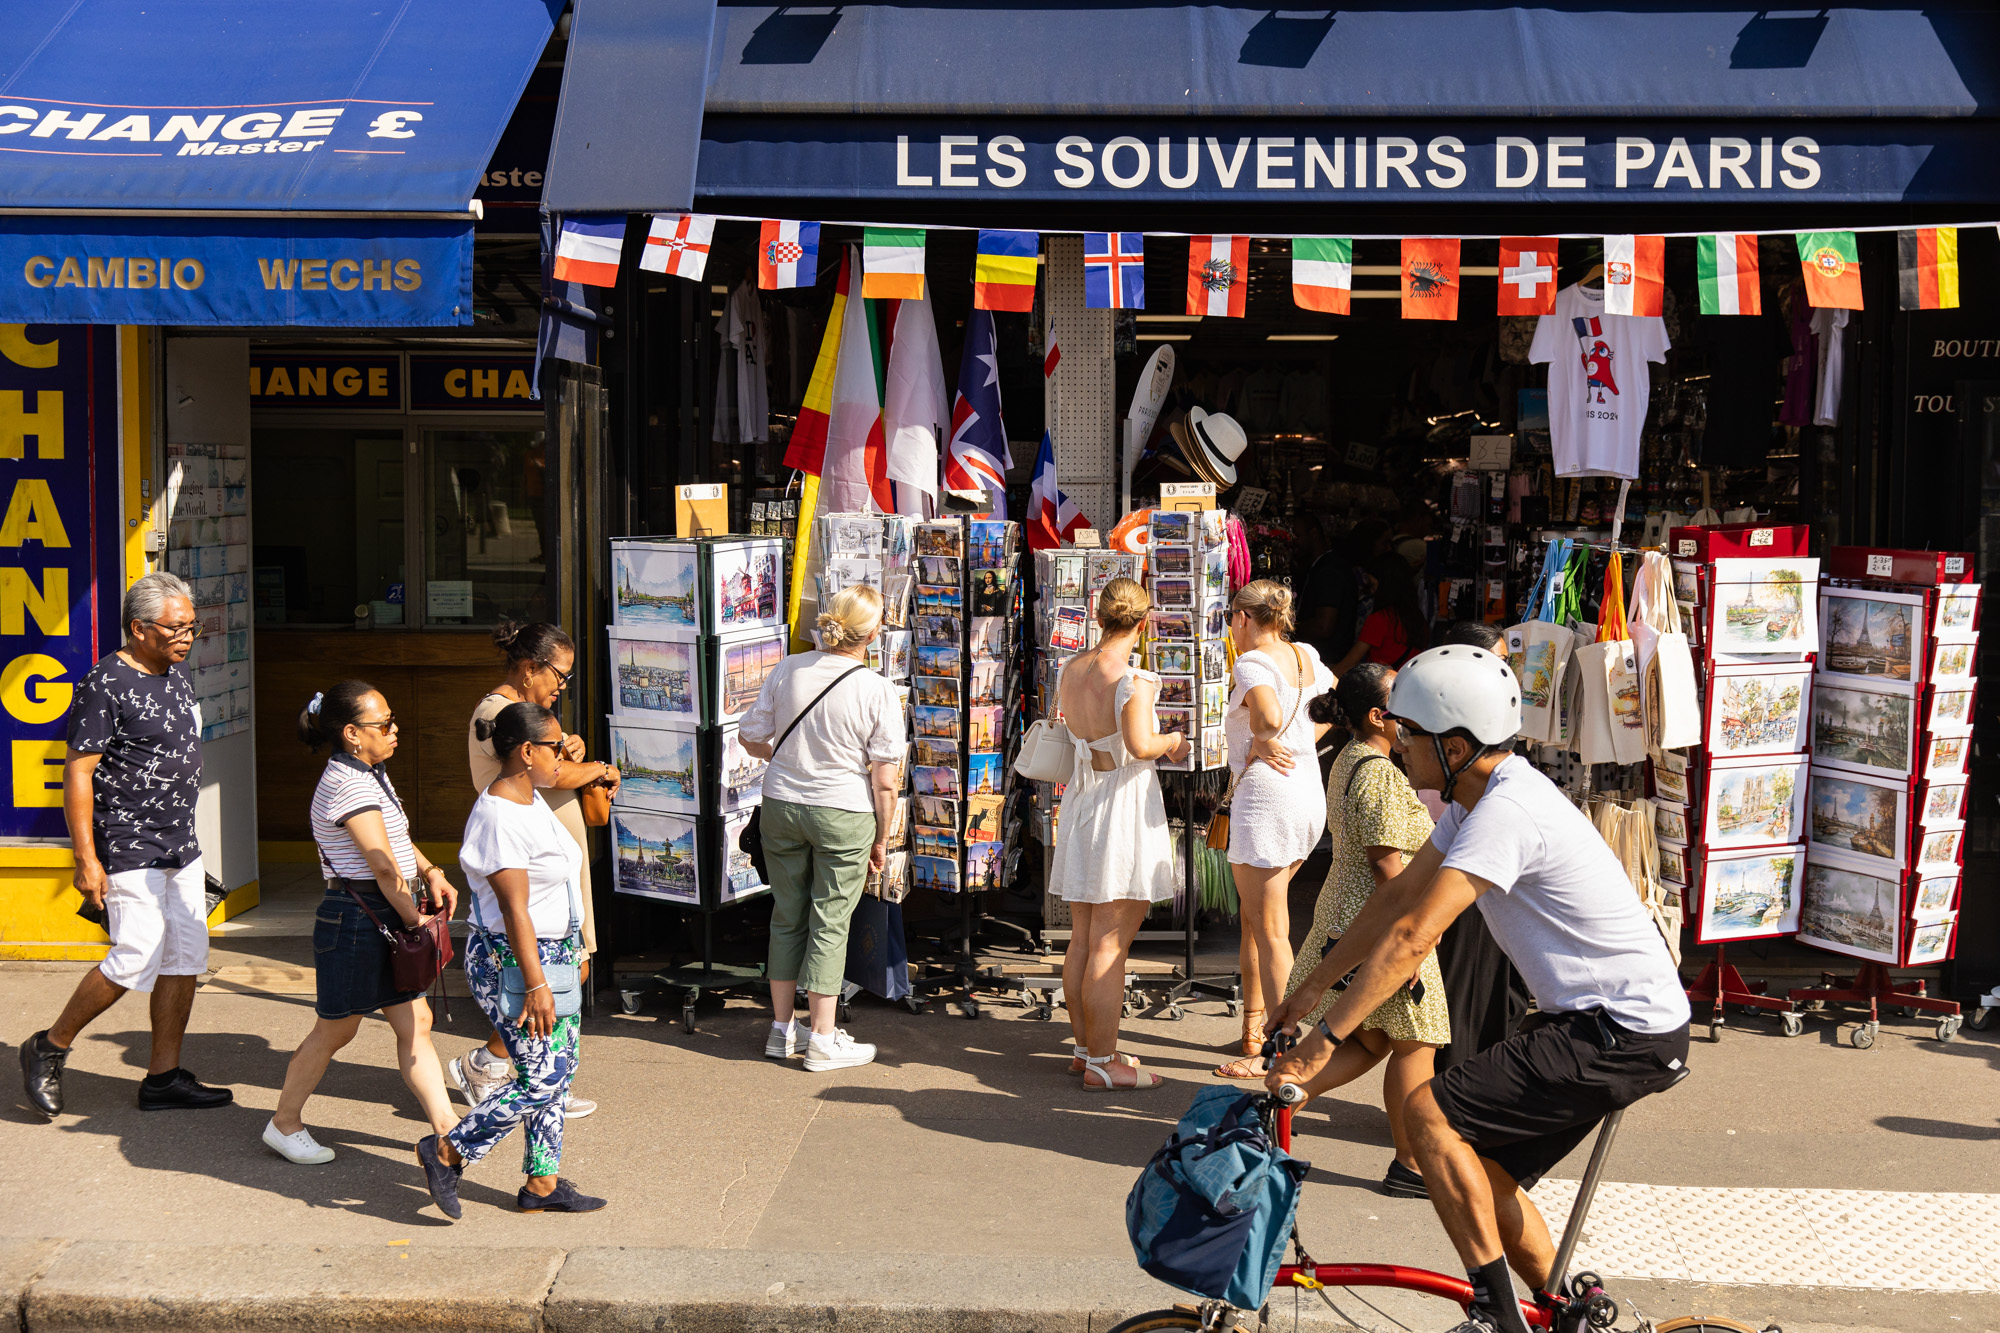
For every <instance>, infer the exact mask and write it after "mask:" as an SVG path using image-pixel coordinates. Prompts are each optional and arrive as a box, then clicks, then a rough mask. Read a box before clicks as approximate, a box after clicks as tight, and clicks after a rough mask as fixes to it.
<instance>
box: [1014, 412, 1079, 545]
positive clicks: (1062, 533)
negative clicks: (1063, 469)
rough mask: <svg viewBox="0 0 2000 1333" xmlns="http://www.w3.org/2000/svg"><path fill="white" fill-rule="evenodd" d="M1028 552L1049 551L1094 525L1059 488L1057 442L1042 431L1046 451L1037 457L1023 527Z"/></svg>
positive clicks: (1043, 445) (1043, 448)
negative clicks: (1091, 524) (1057, 481)
mask: <svg viewBox="0 0 2000 1333" xmlns="http://www.w3.org/2000/svg"><path fill="white" fill-rule="evenodd" d="M1021 526H1022V527H1023V528H1024V529H1025V531H1026V536H1027V538H1028V549H1029V550H1031V551H1047V550H1052V549H1054V548H1055V547H1058V546H1061V545H1062V544H1063V543H1064V542H1066V541H1068V540H1069V539H1070V537H1071V536H1072V535H1074V534H1075V532H1076V530H1077V529H1078V528H1087V527H1089V526H1090V520H1089V519H1087V518H1085V517H1084V516H1083V511H1081V510H1079V509H1078V508H1077V507H1076V506H1075V505H1074V504H1071V503H1070V498H1069V497H1068V496H1067V495H1064V494H1063V493H1062V488H1061V487H1060V486H1058V485H1056V443H1055V440H1054V439H1052V438H1051V437H1050V435H1049V433H1048V432H1047V431H1043V432H1042V449H1041V452H1040V453H1038V454H1036V455H1035V479H1034V481H1033V482H1032V483H1031V484H1030V485H1029V488H1028V515H1027V518H1026V520H1025V521H1024V522H1023V523H1022V525H1021Z"/></svg>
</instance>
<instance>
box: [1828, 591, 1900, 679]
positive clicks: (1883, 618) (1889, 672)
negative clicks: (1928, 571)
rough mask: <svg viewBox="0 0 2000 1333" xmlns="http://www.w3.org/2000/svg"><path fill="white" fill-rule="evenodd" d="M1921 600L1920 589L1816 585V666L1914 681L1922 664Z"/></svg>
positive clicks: (1832, 672) (1846, 673)
mask: <svg viewBox="0 0 2000 1333" xmlns="http://www.w3.org/2000/svg"><path fill="white" fill-rule="evenodd" d="M1924 602H1925V597H1924V595H1923V594H1922V593H1902V592H1876V591H1874V590H1872V589H1868V588H1822V589H1820V594H1819V614H1820V632H1821V635H1822V641H1821V644H1820V654H1819V669H1820V671H1821V672H1822V673H1824V674H1826V675H1829V676H1857V677H1861V678H1863V679H1873V680H1899V681H1905V682H1915V681H1916V680H1918V679H1919V678H1920V677H1921V676H1922V674H1923V670H1924V666H1925V662H1924V659H1923V653H1924V650H1925V648H1926V647H1927V644H1926V643H1925V636H1924V634H1923V632H1922V625H1923V618H1924Z"/></svg>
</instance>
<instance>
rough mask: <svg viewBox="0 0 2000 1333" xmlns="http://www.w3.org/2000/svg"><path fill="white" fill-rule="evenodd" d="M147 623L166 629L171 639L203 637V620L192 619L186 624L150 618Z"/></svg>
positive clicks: (155, 627)
mask: <svg viewBox="0 0 2000 1333" xmlns="http://www.w3.org/2000/svg"><path fill="white" fill-rule="evenodd" d="M146 623H147V624H148V625H151V626H152V627H153V628H154V629H159V630H165V631H166V632H167V638H168V639H169V640H172V639H199V638H200V637H201V622H200V621H198V620H191V621H189V622H188V623H187V624H185V625H169V624H167V623H166V622H165V621H162V620H149V621H147V622H146Z"/></svg>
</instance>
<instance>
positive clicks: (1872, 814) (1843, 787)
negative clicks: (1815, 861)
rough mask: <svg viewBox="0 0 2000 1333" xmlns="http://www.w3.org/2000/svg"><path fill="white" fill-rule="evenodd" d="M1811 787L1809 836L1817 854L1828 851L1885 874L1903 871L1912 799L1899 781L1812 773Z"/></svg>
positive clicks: (1826, 771)
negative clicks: (1869, 863)
mask: <svg viewBox="0 0 2000 1333" xmlns="http://www.w3.org/2000/svg"><path fill="white" fill-rule="evenodd" d="M1811 786H1812V791H1811V795H1810V796H1809V798H1808V801H1809V804H1808V811H1809V822H1808V836H1809V837H1810V839H1811V841H1812V845H1813V848H1814V852H1815V854H1817V853H1818V851H1819V850H1820V849H1822V848H1831V849H1832V850H1833V851H1836V852H1847V853H1849V854H1851V855H1854V856H1860V857H1867V858H1870V859H1871V860H1872V861H1876V862H1880V863H1881V866H1882V868H1883V869H1884V870H1885V871H1896V870H1901V869H1902V866H1903V860H1904V855H1905V852H1906V850H1907V848H1906V845H1905V831H1906V830H1907V828H1908V826H1909V799H1910V792H1909V788H1908V786H1907V785H1906V784H1905V783H1904V781H1903V779H1901V778H1891V777H1879V778H1878V777H1871V776H1868V775H1866V774H1861V773H1843V772H1839V771H1836V770H1832V769H1824V768H1816V769H1814V770H1813V773H1812V784H1811Z"/></svg>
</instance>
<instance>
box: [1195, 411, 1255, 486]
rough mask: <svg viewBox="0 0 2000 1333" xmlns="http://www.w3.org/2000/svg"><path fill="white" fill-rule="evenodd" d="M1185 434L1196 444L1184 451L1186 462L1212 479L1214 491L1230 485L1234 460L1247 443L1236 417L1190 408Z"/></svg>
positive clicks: (1233, 478)
mask: <svg viewBox="0 0 2000 1333" xmlns="http://www.w3.org/2000/svg"><path fill="white" fill-rule="evenodd" d="M1187 434H1188V439H1189V441H1190V442H1191V443H1193V444H1194V445H1195V446H1196V447H1195V448H1193V449H1191V450H1189V451H1188V461H1189V462H1191V463H1193V464H1194V468H1195V471H1196V472H1199V473H1201V474H1202V478H1203V479H1204V480H1206V481H1212V482H1214V483H1215V488H1216V489H1217V490H1218V491H1226V490H1228V489H1229V488H1230V487H1232V486H1234V485H1235V484H1236V460H1237V459H1239V458H1241V457H1242V456H1243V450H1244V449H1245V448H1246V447H1247V446H1248V445H1249V443H1250V437H1249V436H1248V435H1246V434H1244V431H1243V427H1242V426H1240V425H1238V424H1237V423H1236V418H1235V417H1232V416H1227V415H1225V414H1223V413H1221V412H1217V413H1215V414H1213V415H1210V414H1209V413H1207V412H1204V411H1203V410H1202V409H1200V408H1199V407H1195V408H1190V409H1189V410H1188V414H1187ZM1185 447H1186V446H1185V445H1184V446H1183V448H1185Z"/></svg>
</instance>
